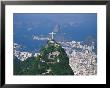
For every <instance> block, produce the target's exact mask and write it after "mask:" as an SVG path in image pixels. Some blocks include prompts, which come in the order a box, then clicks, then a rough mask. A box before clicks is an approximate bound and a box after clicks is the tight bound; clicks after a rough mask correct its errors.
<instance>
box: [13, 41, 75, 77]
mask: <svg viewBox="0 0 110 88" xmlns="http://www.w3.org/2000/svg"><path fill="white" fill-rule="evenodd" d="M15 60H16V59H15ZM16 65H19V66H16ZM16 67H19V69H18V70H17V71H16V73H14V74H15V75H74V73H73V71H72V69H71V67H70V66H69V58H68V56H67V54H66V52H65V50H64V49H63V48H62V47H61V45H60V44H59V43H57V42H56V41H55V40H52V39H51V40H48V41H47V44H46V45H45V46H43V47H42V48H41V50H40V52H39V53H38V55H37V57H31V58H28V59H26V60H25V61H21V62H20V61H17V63H16V61H15V68H14V69H15V70H16Z"/></svg>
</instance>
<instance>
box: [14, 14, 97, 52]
mask: <svg viewBox="0 0 110 88" xmlns="http://www.w3.org/2000/svg"><path fill="white" fill-rule="evenodd" d="M13 19H14V20H13V21H14V23H13V27H14V29H13V31H14V37H13V38H14V42H15V43H18V44H20V45H22V46H25V48H23V50H25V51H33V52H34V51H36V52H37V51H39V49H40V48H41V47H42V46H44V45H45V44H46V40H45V41H38V40H33V39H32V36H33V35H36V36H41V35H43V36H49V33H50V32H52V31H55V32H56V36H55V39H56V41H57V40H58V41H72V40H75V41H84V40H85V39H87V38H88V37H92V38H93V39H95V40H97V14H96V13H76V14H74V13H68V14H67V13H56V14H50V13H43V14H42V13H39V14H38V13H37V14H30V13H25V14H24V13H14V15H13ZM56 25H59V28H57V29H55V26H56Z"/></svg>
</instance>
